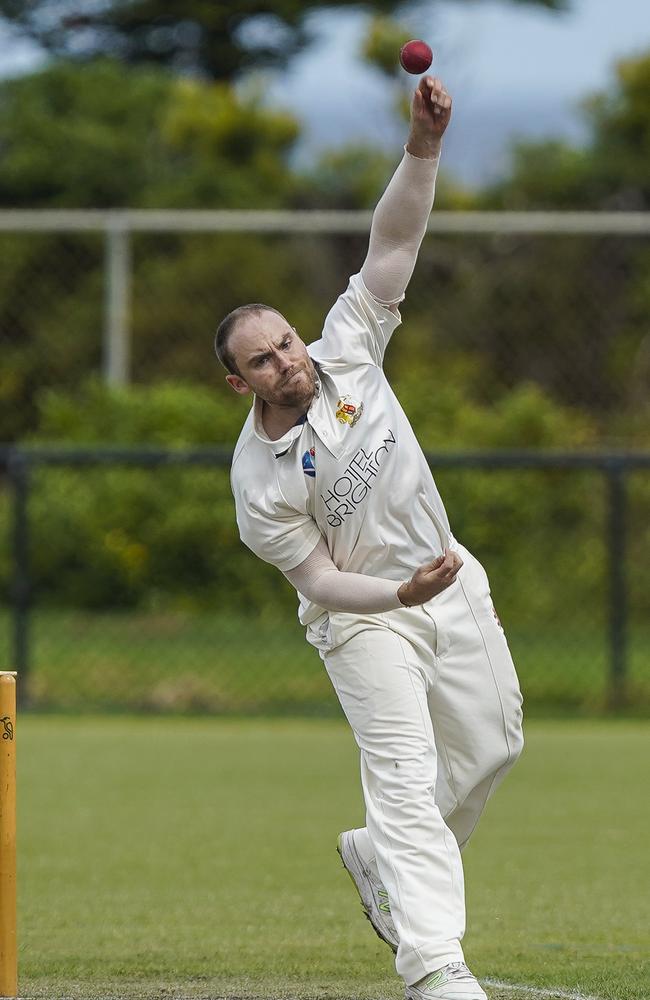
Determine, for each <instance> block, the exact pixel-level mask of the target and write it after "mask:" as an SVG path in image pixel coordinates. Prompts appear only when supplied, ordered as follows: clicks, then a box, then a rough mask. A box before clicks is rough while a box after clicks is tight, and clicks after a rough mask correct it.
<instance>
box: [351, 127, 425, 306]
mask: <svg viewBox="0 0 650 1000" xmlns="http://www.w3.org/2000/svg"><path fill="white" fill-rule="evenodd" d="M440 150H441V144H440V140H439V139H438V140H437V141H431V142H426V143H423V142H422V141H419V142H418V141H414V140H413V139H409V142H408V143H407V145H406V146H405V147H404V156H403V158H402V160H401V162H400V164H399V166H398V167H397V170H396V171H395V173H394V174H393V176H392V178H391V180H390V182H389V184H388V187H387V188H386V190H385V191H384V194H383V195H382V197H381V199H380V200H379V203H378V204H377V207H376V209H375V211H374V214H373V217H372V226H371V229H370V242H369V246H368V254H367V257H366V259H365V261H364V263H363V266H362V268H361V277H362V278H363V281H364V284H365V285H366V288H367V289H368V291H369V292H371V293H372V295H374V296H375V298H377V299H379V300H380V301H382V302H386V303H393V302H398V301H399V300H400V299H401V298H402V296H403V295H404V292H405V290H406V287H407V285H408V283H409V281H410V279H411V275H412V274H413V270H414V268H415V262H416V260H417V255H418V251H419V249H420V245H421V243H422V240H423V238H424V234H425V232H426V229H427V223H428V221H429V215H430V214H431V208H432V206H433V200H434V195H435V183H436V175H437V172H438V163H439V161H440Z"/></svg>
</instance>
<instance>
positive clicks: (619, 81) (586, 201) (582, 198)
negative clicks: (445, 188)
mask: <svg viewBox="0 0 650 1000" xmlns="http://www.w3.org/2000/svg"><path fill="white" fill-rule="evenodd" d="M582 111H583V115H584V118H585V121H586V123H587V125H588V137H587V141H586V143H585V144H584V145H583V146H581V147H575V146H572V145H571V144H570V143H567V142H566V141H563V140H559V139H548V140H544V141H542V142H539V141H536V142H518V143H516V144H515V145H514V147H513V151H512V166H511V170H510V172H509V173H508V174H507V175H506V176H505V177H504V178H503V179H502V180H500V181H499V182H498V183H496V184H494V185H491V186H489V187H488V188H486V190H485V191H484V192H483V193H482V196H481V203H482V205H483V206H484V207H487V208H510V209H543V208H573V209H596V210H609V211H612V210H614V211H615V210H619V209H628V210H639V211H644V210H647V209H648V208H650V171H649V170H648V163H649V162H650V51H648V52H645V53H643V54H641V55H638V56H634V57H633V58H629V59H622V60H620V61H619V62H618V63H616V66H615V68H614V82H613V86H611V87H608V88H607V90H605V91H602V92H599V93H596V94H593V95H591V96H590V97H588V98H586V99H585V100H584V101H583V102H582Z"/></svg>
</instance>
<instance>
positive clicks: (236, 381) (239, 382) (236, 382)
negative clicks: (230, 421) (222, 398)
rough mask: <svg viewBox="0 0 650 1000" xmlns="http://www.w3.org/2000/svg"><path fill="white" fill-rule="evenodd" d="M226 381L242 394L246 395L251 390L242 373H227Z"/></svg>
mask: <svg viewBox="0 0 650 1000" xmlns="http://www.w3.org/2000/svg"><path fill="white" fill-rule="evenodd" d="M226 382H227V383H228V385H229V386H231V388H233V389H234V390H235V392H238V393H239V394H240V395H241V396H245V395H246V393H247V392H250V391H251V387H250V386H249V384H248V382H245V381H244V379H243V378H242V377H241V376H240V375H226Z"/></svg>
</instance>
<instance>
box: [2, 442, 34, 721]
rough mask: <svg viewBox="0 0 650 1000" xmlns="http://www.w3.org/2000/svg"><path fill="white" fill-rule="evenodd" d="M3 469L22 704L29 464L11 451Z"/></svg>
mask: <svg viewBox="0 0 650 1000" xmlns="http://www.w3.org/2000/svg"><path fill="white" fill-rule="evenodd" d="M7 472H8V475H9V479H10V482H11V484H12V486H13V491H14V509H13V524H12V550H13V563H14V565H13V574H12V585H11V596H12V603H13V611H14V614H13V668H14V669H15V670H17V671H18V676H19V678H20V684H19V685H18V688H17V691H18V700H19V703H20V705H22V706H24V705H25V704H26V703H27V701H28V697H29V666H30V664H29V609H30V603H31V587H30V581H29V519H28V501H29V487H30V482H29V464H28V460H27V458H26V456H25V455H24V453H21V452H19V451H13V452H12V454H11V456H10V458H9V462H8V464H7Z"/></svg>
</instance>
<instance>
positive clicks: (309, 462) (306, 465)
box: [302, 448, 316, 479]
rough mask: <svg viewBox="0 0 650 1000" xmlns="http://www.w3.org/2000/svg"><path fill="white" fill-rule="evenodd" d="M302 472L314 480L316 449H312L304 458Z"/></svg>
mask: <svg viewBox="0 0 650 1000" xmlns="http://www.w3.org/2000/svg"><path fill="white" fill-rule="evenodd" d="M302 471H303V472H304V473H305V475H306V476H311V478H312V479H314V478H315V476H316V449H315V448H310V449H309V451H306V452H305V454H304V455H303V456H302Z"/></svg>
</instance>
